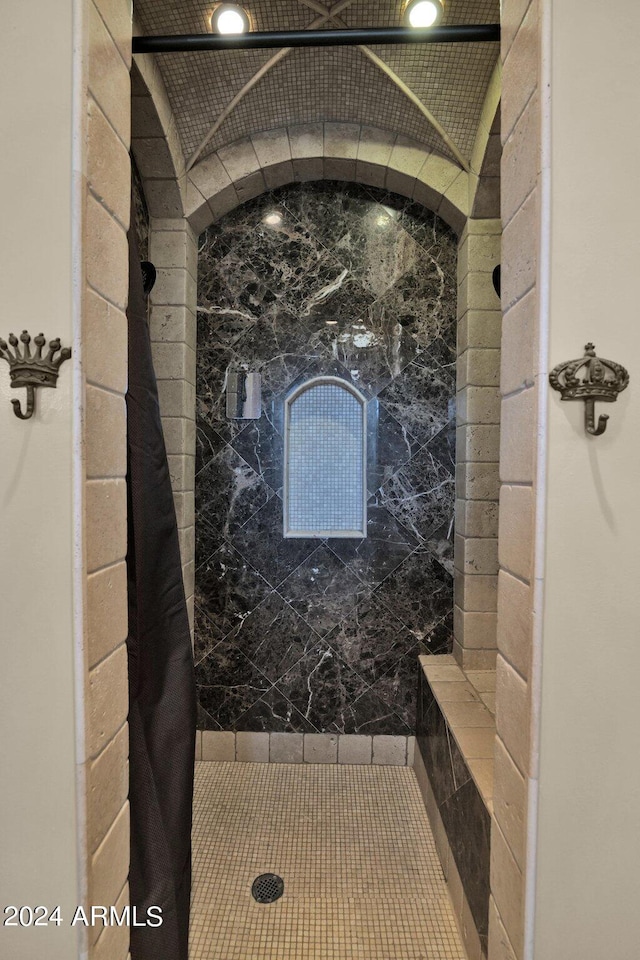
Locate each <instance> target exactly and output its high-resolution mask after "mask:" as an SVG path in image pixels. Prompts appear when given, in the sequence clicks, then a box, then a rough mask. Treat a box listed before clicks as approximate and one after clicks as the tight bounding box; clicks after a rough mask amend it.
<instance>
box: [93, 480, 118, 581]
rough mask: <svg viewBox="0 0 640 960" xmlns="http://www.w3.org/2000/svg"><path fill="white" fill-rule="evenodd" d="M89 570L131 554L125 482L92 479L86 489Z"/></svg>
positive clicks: (104, 565) (97, 568)
mask: <svg viewBox="0 0 640 960" xmlns="http://www.w3.org/2000/svg"><path fill="white" fill-rule="evenodd" d="M85 518H86V521H85V522H86V525H85V530H86V545H87V546H86V551H87V571H88V572H89V573H92V572H93V571H94V570H99V569H100V567H106V566H107V564H110V563H116V562H117V561H118V560H122V559H123V558H124V556H125V555H126V552H127V488H126V483H125V481H124V480H89V481H88V482H87V484H86V487H85Z"/></svg>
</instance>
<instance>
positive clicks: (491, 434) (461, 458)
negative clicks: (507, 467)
mask: <svg viewBox="0 0 640 960" xmlns="http://www.w3.org/2000/svg"><path fill="white" fill-rule="evenodd" d="M499 456H500V427H499V426H498V425H497V424H483V423H480V424H475V423H474V424H467V425H466V426H461V427H458V428H457V430H456V460H457V461H458V462H459V463H465V462H471V463H497V462H498V458H499Z"/></svg>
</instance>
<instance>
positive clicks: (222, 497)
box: [195, 445, 273, 539]
mask: <svg viewBox="0 0 640 960" xmlns="http://www.w3.org/2000/svg"><path fill="white" fill-rule="evenodd" d="M271 497H273V490H272V489H271V487H269V486H268V484H267V483H265V481H264V480H263V479H262V477H261V476H260V475H259V474H257V473H256V472H255V470H252V469H251V467H250V466H249V464H248V463H247V462H246V461H245V460H243V459H242V457H241V456H239V454H237V453H236V451H235V450H234V449H233V448H232V447H230V446H228V445H225V446H224V447H223V448H222V449H221V450H220V451H219V453H217V454H216V456H215V457H213V458H212V459H211V460H210V461H209V463H208V464H207V466H206V467H204V468H203V469H202V470H201V471H200V473H199V474H198V483H197V487H196V498H195V499H196V517H197V518H198V520H199V521H200V522H202V521H204V522H205V523H206V524H209V526H210V527H212V528H213V529H215V530H217V531H219V534H220V536H221V538H223V539H224V538H229V537H230V536H231V535H232V533H233V531H234V530H236V529H238V528H239V527H241V526H242V525H243V524H244V523H246V522H247V520H249V519H250V518H251V517H252V516H253V515H254V513H257V512H258V510H259V509H260V508H261V507H263V506H264V505H265V503H267V501H268V500H269V499H270V498H271Z"/></svg>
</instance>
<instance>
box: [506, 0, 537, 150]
mask: <svg viewBox="0 0 640 960" xmlns="http://www.w3.org/2000/svg"><path fill="white" fill-rule="evenodd" d="M538 17H539V14H538V4H537V2H535V0H534V2H533V3H531V5H530V6H529V9H528V10H527V13H526V15H525V17H524V19H523V21H522V23H521V24H520V27H519V29H518V32H517V33H516V36H515V39H514V40H513V43H512V44H511V47H510V49H509V52H508V53H507V55H506V59H505V61H504V63H503V67H502V110H501V113H502V118H501V120H502V125H501V135H502V142H503V143H506V142H507V139H508V138H509V136H510V135H511V132H512V130H513V128H514V126H515V124H516V122H517V120H518V117H519V116H520V114H521V113H522V111H523V110H524V107H525V105H526V103H527V101H528V100H529V98H530V97H531V95H532V93H533V92H534V91H535V90H536V88H537V85H538V73H539V63H540V24H539V19H538Z"/></svg>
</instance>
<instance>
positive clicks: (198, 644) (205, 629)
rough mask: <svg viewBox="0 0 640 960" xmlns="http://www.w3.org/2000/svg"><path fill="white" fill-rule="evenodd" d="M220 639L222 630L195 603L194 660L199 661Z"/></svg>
mask: <svg viewBox="0 0 640 960" xmlns="http://www.w3.org/2000/svg"><path fill="white" fill-rule="evenodd" d="M222 639H223V634H222V631H221V630H220V629H219V627H217V626H216V624H215V621H213V620H210V619H209V617H207V616H206V614H205V613H203V611H202V610H201V609H200V607H199V606H198V604H197V603H196V604H195V605H194V623H193V659H194V662H195V663H196V664H197V663H200V661H201V660H203V659H204V658H205V657H206V656H207V654H209V653H211V651H212V650H213V648H214V647H215V646H216V645H217V644H218V643H219V642H220V641H221V640H222Z"/></svg>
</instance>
